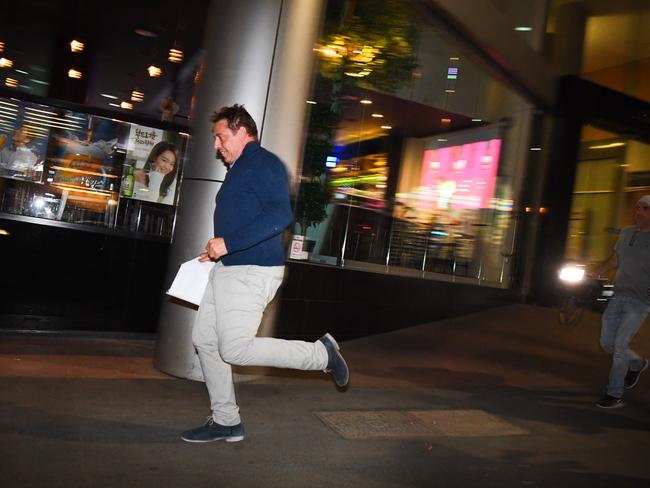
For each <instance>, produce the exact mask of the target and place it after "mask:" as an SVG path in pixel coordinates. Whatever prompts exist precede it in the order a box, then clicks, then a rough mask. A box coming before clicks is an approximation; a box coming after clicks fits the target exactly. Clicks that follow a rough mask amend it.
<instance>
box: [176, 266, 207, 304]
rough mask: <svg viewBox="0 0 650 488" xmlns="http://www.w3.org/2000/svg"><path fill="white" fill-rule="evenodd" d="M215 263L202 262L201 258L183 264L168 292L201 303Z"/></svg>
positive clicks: (191, 301) (187, 300) (182, 298)
mask: <svg viewBox="0 0 650 488" xmlns="http://www.w3.org/2000/svg"><path fill="white" fill-rule="evenodd" d="M214 264H215V263H214V261H206V262H204V263H201V262H199V258H194V259H192V260H190V261H187V262H185V263H183V264H181V267H180V268H179V269H178V273H176V277H175V278H174V282H173V283H172V286H170V287H169V290H167V294H168V295H171V296H173V297H176V298H180V299H181V300H185V301H186V302H190V303H193V304H195V305H199V304H200V303H201V298H203V293H204V292H205V287H206V286H208V277H209V276H210V270H211V269H212V267H213V266H214Z"/></svg>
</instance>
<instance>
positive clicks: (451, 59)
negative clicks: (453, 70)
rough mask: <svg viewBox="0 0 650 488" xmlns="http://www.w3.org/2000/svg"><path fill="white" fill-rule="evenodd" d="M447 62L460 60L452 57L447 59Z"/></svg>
mask: <svg viewBox="0 0 650 488" xmlns="http://www.w3.org/2000/svg"><path fill="white" fill-rule="evenodd" d="M449 61H460V58H459V57H456V56H452V57H450V58H449Z"/></svg>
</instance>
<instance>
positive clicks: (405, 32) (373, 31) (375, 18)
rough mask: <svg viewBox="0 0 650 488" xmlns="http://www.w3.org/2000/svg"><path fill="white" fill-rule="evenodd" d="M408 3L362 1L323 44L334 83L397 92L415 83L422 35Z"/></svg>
mask: <svg viewBox="0 0 650 488" xmlns="http://www.w3.org/2000/svg"><path fill="white" fill-rule="evenodd" d="M413 25H414V24H413V22H412V20H411V18H410V15H409V9H408V6H407V5H405V2H404V1H403V0H383V1H380V2H377V1H373V0H357V1H356V2H353V3H352V4H351V8H350V9H349V10H348V13H347V15H346V16H345V18H344V19H343V20H342V22H341V23H340V24H339V26H334V25H332V24H330V25H329V29H331V30H330V33H329V34H327V35H326V36H325V38H324V39H323V40H322V42H321V46H320V50H319V51H320V53H321V74H322V75H323V76H324V77H325V78H328V79H332V80H339V81H341V82H343V83H344V84H352V85H358V86H365V87H369V88H375V89H377V90H380V91H385V92H389V93H390V92H394V91H395V90H396V89H397V88H399V86H400V85H402V84H403V83H404V82H406V81H408V80H410V79H411V76H412V72H413V70H414V69H415V68H416V67H417V64H416V62H415V60H416V57H415V52H414V47H413V46H414V45H415V42H416V36H417V31H416V29H415V28H414V27H413Z"/></svg>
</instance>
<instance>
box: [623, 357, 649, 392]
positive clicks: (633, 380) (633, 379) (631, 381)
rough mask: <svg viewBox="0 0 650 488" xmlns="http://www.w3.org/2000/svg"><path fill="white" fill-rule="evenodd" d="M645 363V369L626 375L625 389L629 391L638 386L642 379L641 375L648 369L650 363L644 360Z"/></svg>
mask: <svg viewBox="0 0 650 488" xmlns="http://www.w3.org/2000/svg"><path fill="white" fill-rule="evenodd" d="M644 361H645V362H644V363H643V367H642V368H641V369H640V370H639V371H628V372H627V374H626V375H625V388H627V389H628V390H629V389H630V388H634V387H635V386H636V384H637V383H638V382H639V378H640V377H641V373H643V372H644V371H645V370H646V369H648V365H649V364H650V361H648V360H647V359H644Z"/></svg>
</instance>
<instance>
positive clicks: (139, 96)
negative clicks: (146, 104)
mask: <svg viewBox="0 0 650 488" xmlns="http://www.w3.org/2000/svg"><path fill="white" fill-rule="evenodd" d="M143 100H144V93H142V92H141V91H138V90H133V91H132V92H131V101H133V102H141V101H143Z"/></svg>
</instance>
